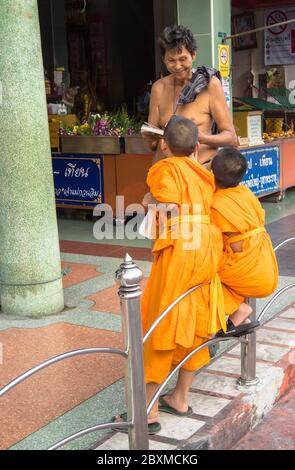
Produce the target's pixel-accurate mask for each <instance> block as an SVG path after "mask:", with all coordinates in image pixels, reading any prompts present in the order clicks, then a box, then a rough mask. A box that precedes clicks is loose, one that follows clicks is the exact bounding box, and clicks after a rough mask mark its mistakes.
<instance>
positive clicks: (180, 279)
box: [142, 157, 225, 383]
mask: <svg viewBox="0 0 295 470" xmlns="http://www.w3.org/2000/svg"><path fill="white" fill-rule="evenodd" d="M147 184H148V186H149V187H150V191H151V193H152V195H153V196H154V198H155V199H156V200H157V201H158V202H160V203H169V202H170V203H176V204H178V205H179V206H180V205H181V204H187V205H188V206H189V208H190V211H191V212H190V213H191V214H192V210H193V204H199V205H200V212H201V214H202V215H206V214H207V215H209V214H210V206H211V204H212V198H213V191H214V178H213V175H212V174H211V173H210V172H209V171H208V170H206V169H205V168H203V167H202V166H201V165H200V164H199V163H197V162H196V161H194V160H192V159H190V158H188V157H170V158H167V159H165V160H160V161H159V162H158V163H156V164H155V165H153V166H152V168H151V169H150V170H149V173H148V177H147ZM199 228H200V230H201V243H200V247H199V248H198V249H192V250H184V249H183V243H187V242H188V240H184V239H183V238H181V236H180V238H179V239H172V237H171V234H170V233H169V232H168V236H167V238H166V239H160V238H157V239H156V241H155V243H154V247H153V254H154V261H153V265H152V269H151V274H150V277H149V280H148V284H147V287H146V289H145V292H144V295H143V299H142V319H143V330H144V333H146V331H147V330H148V329H149V327H150V326H151V325H152V323H153V322H154V321H155V320H156V319H157V317H158V316H159V315H160V314H161V313H162V312H163V311H164V310H165V309H166V308H167V307H168V306H169V305H170V304H171V303H172V302H173V301H174V300H176V299H177V298H178V297H179V296H180V295H181V294H183V293H185V292H186V291H187V290H188V289H190V288H191V287H193V286H196V285H199V284H202V283H206V285H205V286H204V287H202V288H200V289H197V290H196V291H194V292H193V293H192V294H190V295H188V296H187V297H186V298H185V299H184V300H182V301H181V302H180V303H179V304H178V305H176V306H175V307H174V308H173V309H172V310H171V312H169V314H168V315H167V316H166V317H165V319H163V320H162V322H161V323H160V324H159V325H158V326H157V328H156V329H155V331H154V332H153V333H152V336H151V339H150V340H148V342H147V343H148V344H146V345H145V369H146V381H147V382H149V381H153V382H157V383H160V382H161V381H163V379H164V378H165V373H164V372H163V371H164V369H165V367H164V366H163V364H162V361H161V358H162V359H163V358H164V356H165V354H163V355H162V356H161V354H160V355H157V354H156V353H155V351H156V352H157V351H158V352H162V353H165V352H167V353H168V351H174V354H173V362H175V358H176V357H177V359H178V361H179V360H180V358H182V357H184V356H185V355H186V354H185V351H186V350H188V349H189V348H190V349H192V348H193V347H194V346H196V345H199V344H201V343H202V342H204V339H205V338H208V335H209V333H210V334H211V333H214V332H216V331H217V330H218V329H220V328H221V327H224V329H225V321H224V322H223V318H221V316H220V317H215V318H214V319H212V318H210V309H209V303H210V286H209V283H210V281H211V280H212V279H213V278H214V276H215V275H216V273H217V270H218V267H219V265H220V261H221V255H222V237H221V233H220V231H219V229H217V227H215V226H214V225H212V224H210V222H209V221H208V223H202V224H201V225H199ZM180 235H181V233H180ZM220 291H221V293H222V289H221V285H220ZM211 295H212V291H211ZM222 313H223V316H224V320H225V314H224V309H223V312H222ZM212 330H213V331H212ZM186 352H187V351H186ZM154 353H155V354H154ZM153 354H154V356H153ZM168 355H169V354H168ZM196 356H198V357H196V358H195V362H194V364H197V365H199V366H201V365H204V364H207V363H208V362H209V354H208V348H204V350H202V351H201V352H199V353H197V355H196ZM157 360H158V361H159V364H158V365H159V367H160V368H161V370H162V372H161V371H160V370H159V371H158V374H157V371H156V370H157V366H155V364H154V363H155V361H157ZM163 360H166V359H163ZM167 360H168V359H167ZM160 362H161V364H160ZM162 366H163V367H162ZM188 368H191V369H192V368H193V367H192V366H191V365H190V366H189V367H188ZM168 372H169V368H168Z"/></svg>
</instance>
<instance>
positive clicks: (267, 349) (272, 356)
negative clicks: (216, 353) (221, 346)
mask: <svg viewBox="0 0 295 470" xmlns="http://www.w3.org/2000/svg"><path fill="white" fill-rule="evenodd" d="M288 351H289V348H288V347H285V348H284V347H280V346H270V345H268V344H261V343H257V344H256V357H257V359H262V360H264V361H271V362H277V361H279V360H280V359H281V358H282V357H283V356H284V355H285V354H287V352H288ZM230 354H234V355H236V356H238V357H240V356H241V345H240V344H238V345H237V346H236V347H235V348H234V349H232V350H231V351H230Z"/></svg>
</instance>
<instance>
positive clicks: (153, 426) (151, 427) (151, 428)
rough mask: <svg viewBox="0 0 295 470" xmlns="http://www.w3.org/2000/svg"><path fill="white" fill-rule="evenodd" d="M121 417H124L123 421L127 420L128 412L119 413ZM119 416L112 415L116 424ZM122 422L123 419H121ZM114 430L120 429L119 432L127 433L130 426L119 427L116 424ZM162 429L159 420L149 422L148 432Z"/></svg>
mask: <svg viewBox="0 0 295 470" xmlns="http://www.w3.org/2000/svg"><path fill="white" fill-rule="evenodd" d="M119 417H120V418H121V419H122V421H127V413H126V412H125V413H122V414H120V415H119ZM117 418H118V416H113V417H112V422H113V423H114V424H116V419H117ZM119 422H121V421H119ZM112 429H113V431H118V432H124V433H125V434H127V433H128V430H129V428H117V427H116V426H115V425H114V427H113V428H112ZM159 431H161V424H160V423H158V422H157V421H156V422H155V423H148V434H151V435H152V434H156V433H157V432H159Z"/></svg>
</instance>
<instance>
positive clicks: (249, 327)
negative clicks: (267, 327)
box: [215, 318, 260, 338]
mask: <svg viewBox="0 0 295 470" xmlns="http://www.w3.org/2000/svg"><path fill="white" fill-rule="evenodd" d="M226 326H227V331H226V332H224V331H223V330H219V331H218V332H217V333H216V335H215V336H217V337H218V338H230V337H231V336H233V337H239V336H244V335H247V334H249V333H252V332H253V331H254V330H255V328H258V327H259V326H260V322H259V321H258V320H255V321H251V322H250V323H243V324H242V325H239V326H235V325H234V324H233V322H232V321H231V319H230V318H228V320H227V322H226Z"/></svg>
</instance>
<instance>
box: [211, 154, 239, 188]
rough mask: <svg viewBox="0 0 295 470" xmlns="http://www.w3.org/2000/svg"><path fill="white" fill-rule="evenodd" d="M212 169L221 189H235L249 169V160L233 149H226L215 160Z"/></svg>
mask: <svg viewBox="0 0 295 470" xmlns="http://www.w3.org/2000/svg"><path fill="white" fill-rule="evenodd" d="M211 169H212V171H213V173H214V176H215V181H216V185H217V186H218V187H220V188H234V187H236V186H238V184H239V183H240V182H241V181H242V179H243V177H244V175H245V173H246V171H247V169H248V165H247V160H246V158H245V157H243V155H242V154H241V153H240V152H239V151H238V150H237V149H235V148H233V147H224V148H223V149H221V150H219V152H217V155H216V156H215V157H214V158H213V161H212V164H211Z"/></svg>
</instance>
